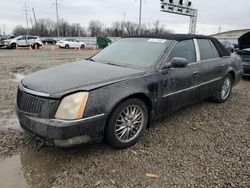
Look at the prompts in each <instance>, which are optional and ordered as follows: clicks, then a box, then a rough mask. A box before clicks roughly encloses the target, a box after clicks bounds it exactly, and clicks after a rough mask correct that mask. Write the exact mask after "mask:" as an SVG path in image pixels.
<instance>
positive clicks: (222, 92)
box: [212, 74, 233, 103]
mask: <svg viewBox="0 0 250 188" xmlns="http://www.w3.org/2000/svg"><path fill="white" fill-rule="evenodd" d="M232 87H233V77H232V75H231V74H228V75H227V76H226V77H225V78H224V79H223V81H222V82H221V86H220V87H219V88H218V89H217V91H216V92H215V93H214V95H213V96H212V100H213V101H214V102H217V103H223V102H226V101H227V100H228V98H229V97H230V95H231V92H232Z"/></svg>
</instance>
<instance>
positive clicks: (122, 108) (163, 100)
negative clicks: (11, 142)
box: [16, 34, 242, 149]
mask: <svg viewBox="0 0 250 188" xmlns="http://www.w3.org/2000/svg"><path fill="white" fill-rule="evenodd" d="M241 64H242V62H241V61H240V58H239V57H238V56H237V55H235V54H232V55H231V54H230V53H229V52H228V51H227V50H226V49H225V48H224V47H223V46H222V45H221V43H219V42H218V41H217V39H215V38H212V37H207V36H201V35H177V34H168V35H144V36H133V37H127V38H123V39H120V40H118V41H117V42H114V43H113V44H111V45H110V46H108V47H106V48H105V49H103V50H102V51H100V52H99V53H97V54H96V55H94V56H93V57H91V58H89V59H88V60H83V61H78V62H75V63H70V64H64V65H60V66H57V67H53V68H50V69H47V70H42V71H39V72H36V73H33V74H31V75H29V76H27V77H26V78H24V79H23V80H22V81H21V82H20V83H19V87H18V93H17V100H16V101H17V102H16V110H17V114H18V118H19V122H20V125H21V126H22V127H23V128H24V129H25V130H28V131H29V132H32V133H33V134H35V135H37V136H38V137H40V138H41V139H42V140H46V143H47V144H51V145H53V146H56V147H62V148H64V147H72V146H78V145H81V144H83V143H87V142H90V141H94V140H102V139H103V138H104V139H105V140H106V142H107V143H108V144H109V145H110V146H112V147H114V148H119V149H122V148H127V147H130V146H132V145H134V144H135V143H136V142H137V141H138V140H139V139H140V137H141V136H142V134H143V132H144V130H145V129H146V128H147V127H148V126H150V123H151V122H152V120H154V119H156V118H158V117H161V116H163V115H165V114H167V113H170V112H172V111H175V110H177V109H179V108H181V107H184V106H187V105H190V104H193V103H196V102H198V101H201V100H204V99H207V98H211V99H212V100H213V101H215V102H217V103H223V102H225V101H226V100H227V99H228V98H229V96H230V93H231V90H232V87H233V86H234V85H236V84H237V83H238V82H239V81H240V79H241V76H242V65H241ZM197 141H198V140H197ZM43 142H45V141H43Z"/></svg>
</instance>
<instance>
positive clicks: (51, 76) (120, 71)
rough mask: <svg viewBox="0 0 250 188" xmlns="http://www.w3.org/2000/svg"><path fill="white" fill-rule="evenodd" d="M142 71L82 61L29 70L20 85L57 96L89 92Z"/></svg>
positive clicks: (141, 73)
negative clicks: (32, 71) (28, 73)
mask: <svg viewBox="0 0 250 188" xmlns="http://www.w3.org/2000/svg"><path fill="white" fill-rule="evenodd" d="M143 74H144V71H142V70H137V69H131V68H125V67H118V66H114V65H108V64H104V63H98V62H93V61H87V60H83V61H78V62H74V63H67V64H63V65H59V66H56V67H52V68H49V69H45V70H41V71H38V72H35V73H32V74H30V75H28V76H26V77H25V78H24V79H23V80H22V81H21V84H22V86H23V87H24V88H26V89H28V90H31V91H36V92H40V93H44V94H48V95H50V96H51V97H55V98H58V97H61V96H62V95H65V94H67V93H69V92H74V91H80V90H82V91H89V90H93V89H96V88H99V87H103V86H105V85H109V84H112V83H116V82H120V81H123V80H127V79H131V78H133V77H135V76H140V75H143Z"/></svg>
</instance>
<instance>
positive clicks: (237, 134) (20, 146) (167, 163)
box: [0, 47, 250, 188]
mask: <svg viewBox="0 0 250 188" xmlns="http://www.w3.org/2000/svg"><path fill="white" fill-rule="evenodd" d="M93 53H95V52H94V51H91V50H80V51H79V50H63V49H60V50H52V48H51V47H45V48H44V49H41V50H36V51H29V50H27V49H20V50H18V51H17V50H0V104H1V105H0V187H3V188H4V187H250V79H245V80H242V81H241V83H240V84H239V85H238V86H237V87H235V88H234V89H233V93H232V95H231V98H230V99H229V100H228V101H227V102H226V103H224V104H215V103H211V102H208V101H204V102H201V103H199V104H196V105H194V106H192V107H189V108H186V109H183V110H181V111H179V112H177V113H175V114H171V115H169V116H168V117H165V118H162V119H160V120H157V121H156V122H155V123H154V127H152V128H151V129H150V130H149V131H147V132H146V133H145V134H144V136H143V138H142V139H141V141H140V142H139V143H138V144H137V145H135V146H134V147H132V148H129V149H127V150H120V151H119V150H113V149H111V148H109V147H108V146H106V145H104V144H95V145H88V146H85V147H83V148H81V149H80V150H78V151H68V152H65V151H64V152H63V151H58V150H56V149H53V148H48V147H45V148H42V149H41V150H40V151H36V148H37V146H36V144H35V142H34V140H33V139H32V138H30V136H29V135H26V134H25V133H24V132H23V131H22V130H21V129H20V127H19V125H18V121H17V119H16V116H15V110H14V102H15V95H16V89H17V81H18V80H19V79H21V78H22V77H23V74H28V73H31V72H34V71H37V70H40V69H44V68H47V67H51V66H55V65H58V64H62V63H66V62H72V61H75V60H80V59H84V58H86V57H88V56H90V55H91V54H93ZM146 173H150V174H155V175H157V176H158V178H150V177H148V176H147V175H146Z"/></svg>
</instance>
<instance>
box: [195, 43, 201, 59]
mask: <svg viewBox="0 0 250 188" xmlns="http://www.w3.org/2000/svg"><path fill="white" fill-rule="evenodd" d="M193 41H194V47H195V52H196V62H195V63H197V62H198V63H199V62H200V61H201V54H200V47H199V45H198V42H197V39H193Z"/></svg>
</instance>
